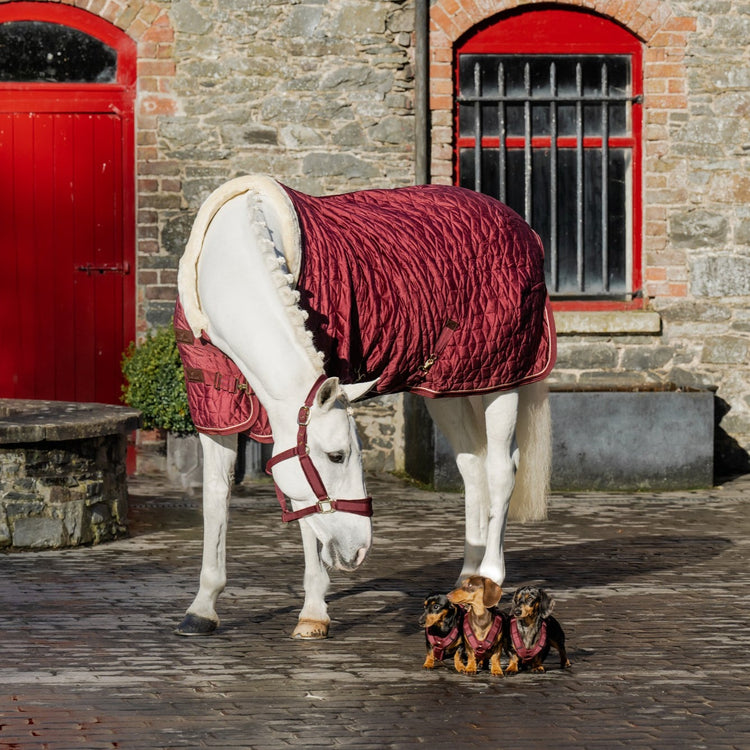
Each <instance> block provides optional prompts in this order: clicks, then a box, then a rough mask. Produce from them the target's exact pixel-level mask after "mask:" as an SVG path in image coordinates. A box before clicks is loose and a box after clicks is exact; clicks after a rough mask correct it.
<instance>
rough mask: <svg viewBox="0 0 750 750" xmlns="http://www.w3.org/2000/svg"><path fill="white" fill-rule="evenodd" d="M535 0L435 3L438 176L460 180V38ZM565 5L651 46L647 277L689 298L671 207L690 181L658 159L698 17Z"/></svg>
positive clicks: (612, 4) (666, 9)
mask: <svg viewBox="0 0 750 750" xmlns="http://www.w3.org/2000/svg"><path fill="white" fill-rule="evenodd" d="M535 4H536V3H535V2H534V0H531V1H529V0H438V1H437V2H436V3H435V4H434V5H433V6H432V8H431V25H430V51H431V61H430V108H431V110H432V164H431V169H432V179H433V181H434V182H440V183H445V184H450V183H451V182H452V179H453V92H454V83H453V44H454V42H455V41H456V40H457V39H458V38H459V37H461V36H462V35H463V34H465V33H466V32H467V31H469V30H470V29H471V28H472V27H474V26H476V25H477V24H478V23H480V22H481V21H484V20H485V19H488V18H492V17H494V16H498V15H500V14H501V13H503V12H505V11H509V10H514V9H518V8H523V7H533V5H535ZM560 6H561V7H565V6H568V7H570V6H574V7H579V8H584V9H588V10H591V11H594V12H596V13H599V14H601V15H603V16H606V17H608V18H611V19H612V20H614V21H617V22H618V23H619V24H621V25H622V26H624V27H626V28H627V29H629V30H630V31H631V32H632V33H633V34H635V35H636V36H638V37H639V38H640V39H641V40H642V41H643V42H644V43H645V45H646V48H645V51H644V86H645V97H644V137H645V142H644V185H643V197H644V201H643V204H644V206H645V208H644V235H645V236H644V242H643V249H644V253H643V255H644V269H643V270H644V279H645V289H644V291H645V294H646V296H647V297H660V296H666V297H684V296H685V295H686V294H687V259H686V257H685V251H684V250H676V249H670V248H669V247H668V238H667V216H668V211H669V208H670V206H674V205H679V204H680V203H685V201H686V198H687V195H686V191H687V188H686V187H685V180H684V175H682V173H681V171H680V170H679V169H674V170H671V171H670V170H665V169H663V168H661V167H660V165H659V161H660V159H661V157H662V156H664V154H665V153H666V151H667V150H668V148H669V144H668V126H669V122H670V118H672V117H673V116H674V115H675V114H676V113H680V112H684V111H686V109H687V77H686V68H685V65H684V61H685V52H686V47H687V43H688V35H689V34H690V32H692V31H695V28H696V20H695V19H694V18H682V17H678V16H675V15H674V14H673V12H672V9H671V7H670V3H669V2H664V0H570V2H567V3H560Z"/></svg>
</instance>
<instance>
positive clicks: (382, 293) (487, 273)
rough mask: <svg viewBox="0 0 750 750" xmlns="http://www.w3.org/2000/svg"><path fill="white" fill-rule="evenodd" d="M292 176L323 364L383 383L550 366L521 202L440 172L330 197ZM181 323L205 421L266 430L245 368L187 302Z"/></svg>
mask: <svg viewBox="0 0 750 750" xmlns="http://www.w3.org/2000/svg"><path fill="white" fill-rule="evenodd" d="M285 190H286V192H287V194H288V196H289V197H290V199H291V201H292V204H293V206H294V210H295V212H296V214H297V218H298V221H299V226H300V230H301V244H302V247H301V250H302V266H301V273H300V277H299V281H298V284H297V289H298V290H299V292H300V294H301V299H300V306H301V307H303V308H304V309H306V310H307V311H308V313H309V319H308V322H307V325H308V327H309V329H310V330H311V331H312V332H313V336H314V341H315V345H316V347H317V348H318V349H319V350H320V351H322V352H323V353H324V354H325V370H326V374H328V375H329V376H333V375H335V376H338V377H339V378H340V379H341V380H342V382H344V383H355V382H364V381H368V380H373V379H375V378H378V380H377V383H376V384H375V387H374V390H373V395H377V394H383V393H396V392H399V391H410V392H412V393H418V394H421V395H424V396H428V397H442V396H466V395H470V394H479V393H487V392H492V391H499V390H508V389H512V388H515V387H517V386H519V385H523V384H527V383H532V382H535V381H538V380H542V379H543V378H545V377H546V376H547V375H548V374H549V373H550V371H551V369H552V367H553V366H554V363H555V333H554V323H553V319H552V313H551V311H550V309H549V299H548V295H547V290H546V286H545V282H544V251H543V248H542V245H541V241H540V240H539V237H538V236H537V234H536V233H535V232H534V231H533V230H532V229H531V228H530V227H529V225H528V224H527V223H526V222H525V221H524V220H523V219H522V218H521V217H520V216H519V215H518V214H516V213H515V212H514V211H513V210H512V209H510V208H508V207H507V206H505V205H504V204H502V203H500V202H498V201H496V200H494V199H493V198H490V197H489V196H486V195H483V194H481V193H475V192H473V191H470V190H465V189H463V188H457V187H446V186H439V185H425V186H419V187H408V188H399V189H395V190H364V191H359V192H353V193H346V194H342V195H333V196H326V197H321V198H318V197H311V196H308V195H304V194H302V193H299V192H296V191H294V190H291V189H289V188H285ZM175 328H176V329H177V337H178V346H179V347H180V353H181V355H182V357H183V363H184V365H185V368H186V381H187V383H188V398H189V400H190V407H191V413H192V416H193V419H194V421H195V423H196V427H197V428H198V429H199V430H201V431H204V432H213V433H228V432H243V431H246V432H248V433H249V434H250V435H251V436H252V437H255V438H256V439H270V432H269V431H268V425H267V419H266V417H265V414H264V412H263V409H262V407H261V405H260V404H259V403H258V402H257V398H255V397H254V394H252V392H251V391H250V390H249V389H248V387H247V383H246V382H245V380H244V378H243V377H242V375H241V374H240V373H239V371H238V370H237V368H236V367H235V366H234V364H233V363H232V362H230V361H229V360H228V359H227V358H226V357H224V355H223V354H221V353H219V352H218V350H216V349H215V348H214V347H212V345H211V344H210V342H209V341H208V339H207V337H206V336H205V334H204V335H202V336H201V337H199V338H195V337H194V336H193V334H192V333H190V331H189V327H188V326H187V324H186V322H185V320H184V317H183V315H182V311H181V308H180V306H179V303H178V306H177V310H176V315H175ZM209 347H210V348H209ZM206 352H211V354H210V356H209V355H207V354H206ZM197 354H200V356H201V357H202V362H200V363H196V360H195V357H196V355H197ZM217 373H219V374H218V375H217ZM217 384H218V385H217ZM222 394H223V395H222Z"/></svg>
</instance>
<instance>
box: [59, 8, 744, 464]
mask: <svg viewBox="0 0 750 750" xmlns="http://www.w3.org/2000/svg"><path fill="white" fill-rule="evenodd" d="M63 2H69V3H72V2H73V0H63ZM535 4H536V3H535V2H534V1H533V0H431V3H430V5H431V29H430V56H431V62H430V107H431V124H432V130H431V154H432V160H431V176H432V181H434V182H441V183H450V182H451V181H452V178H453V145H452V143H453V136H452V128H453V92H454V87H453V78H452V76H453V44H454V42H455V41H456V40H457V39H458V38H459V37H460V36H461V35H462V34H464V33H466V32H467V31H469V30H470V29H471V28H473V27H474V26H475V25H476V24H480V23H483V22H484V21H485V20H486V19H488V18H491V17H493V16H496V15H498V14H500V13H502V12H504V11H509V10H514V9H518V8H521V7H533V6H534V5H535ZM75 5H76V6H78V7H83V8H87V9H89V10H90V11H91V12H93V13H96V14H97V15H101V16H102V17H104V18H106V19H107V20H109V21H111V22H112V23H114V24H116V25H117V26H119V27H120V28H122V29H124V30H126V31H127V33H128V34H130V35H131V36H132V37H133V38H134V39H135V40H136V41H137V42H138V54H139V67H138V86H139V96H138V108H137V121H136V132H137V144H136V158H137V173H138V271H137V273H138V277H137V279H138V300H137V303H138V312H137V315H138V330H139V332H140V333H143V332H145V330H146V329H147V328H148V327H151V326H156V325H161V324H165V323H167V322H168V320H169V318H170V316H171V310H172V305H173V301H174V297H175V284H176V268H177V261H178V258H179V256H180V254H181V252H182V248H183V245H184V242H185V239H186V237H187V234H188V232H189V228H190V225H191V222H192V220H193V217H194V215H195V213H196V211H197V209H198V207H199V205H200V203H201V201H202V200H203V198H205V197H206V195H207V194H208V193H209V192H210V191H211V190H212V189H213V188H215V187H216V186H218V185H219V184H220V183H222V182H224V181H225V180H227V179H229V178H231V177H234V176H236V175H238V174H242V173H246V172H266V173H269V174H272V175H274V176H276V177H277V178H278V179H280V180H281V181H283V182H286V183H287V184H289V185H290V186H292V187H295V188H299V189H301V190H303V191H306V192H309V193H313V194H323V193H327V192H338V191H344V190H350V189H356V188H362V187H370V186H376V187H394V186H399V185H406V184H410V183H412V182H413V179H414V117H413V101H414V96H413V87H414V69H413V59H414V55H413V50H414V0H364V1H363V0H326V1H325V2H324V1H321V0H300V1H294V0H291V1H288V0H284V1H282V0H254V1H253V2H252V3H248V2H244V0H174V1H173V2H169V1H168V0H107V2H104V1H103V0H75ZM566 5H573V6H578V7H580V8H581V9H586V10H590V11H592V12H597V13H600V14H602V15H605V16H607V17H609V18H612V19H613V20H615V21H616V22H617V23H619V24H621V25H622V26H624V27H625V28H628V29H630V30H631V31H632V32H633V33H634V34H636V35H637V36H638V37H639V38H640V39H641V40H642V41H643V43H644V45H645V47H644V63H645V89H646V93H645V101H644V179H643V198H644V209H643V219H644V246H643V250H644V257H643V277H644V289H643V292H644V295H645V307H644V310H643V311H639V312H632V313H629V315H630V317H631V320H630V321H627V320H625V321H623V320H622V319H620V318H618V319H617V320H616V321H615V324H614V325H611V322H612V321H611V320H609V319H602V318H598V319H597V318H595V317H594V318H592V317H591V316H589V318H588V319H586V318H585V316H584V318H581V317H580V316H579V317H578V318H575V316H572V317H571V314H569V313H565V314H563V315H561V316H560V322H561V336H560V362H559V365H558V367H557V369H556V371H555V373H554V377H555V378H556V379H558V380H563V381H564V380H573V381H580V380H586V379H596V378H600V377H602V376H606V377H608V378H612V377H619V376H622V377H627V378H629V379H630V378H633V377H640V378H642V379H644V380H652V379H656V380H665V379H669V380H674V381H676V382H678V383H685V384H690V385H707V386H712V387H715V388H717V399H718V404H719V407H720V413H719V415H718V416H719V417H720V419H721V424H720V430H719V431H718V434H719V436H720V441H719V444H718V445H717V450H718V455H717V467H718V468H719V470H720V471H730V470H747V469H749V468H750V466H748V463H747V451H748V449H750V377H748V376H749V375H750V373H749V372H748V364H747V363H748V350H749V349H750V313H749V312H748V310H750V208H748V205H750V202H749V201H748V198H749V197H750V164H749V163H748V161H749V160H750V147H749V146H748V144H750V138H749V133H748V130H749V129H750V117H748V115H749V114H750V94H749V91H750V65H748V56H749V55H750V52H749V51H748V45H747V39H748V36H749V33H748V32H750V6H749V5H748V3H747V1H746V0H568V2H567V3H566ZM623 314H624V313H623ZM644 314H646V315H655V316H657V317H656V320H657V324H656V326H654V325H652V324H649V325H646V326H644V325H643V324H642V322H641V321H640V320H638V319H636V318H635V317H634V316H638V315H644ZM566 317H567V319H566ZM650 320H651V319H650ZM400 412H401V399H400V398H394V399H390V400H387V401H378V402H375V403H374V404H373V405H371V406H369V407H365V408H364V409H363V410H361V411H360V419H361V420H362V422H363V425H364V427H363V433H364V435H365V440H366V445H367V446H368V456H369V458H368V461H372V465H374V466H376V467H378V468H381V467H383V468H399V467H400V464H401V463H402V454H401V447H402V442H403V437H402V436H403V428H402V427H401V426H400V425H401V418H400V416H399V415H400ZM392 443H393V444H395V451H394V450H391V444H392Z"/></svg>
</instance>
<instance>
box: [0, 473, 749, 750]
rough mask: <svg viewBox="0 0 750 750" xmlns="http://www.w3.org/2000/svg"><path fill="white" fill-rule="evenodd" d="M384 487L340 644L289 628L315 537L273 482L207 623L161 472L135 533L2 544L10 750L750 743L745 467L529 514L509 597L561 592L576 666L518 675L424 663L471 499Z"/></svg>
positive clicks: (514, 545) (340, 584)
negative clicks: (197, 608) (215, 615)
mask: <svg viewBox="0 0 750 750" xmlns="http://www.w3.org/2000/svg"><path fill="white" fill-rule="evenodd" d="M369 489H370V490H371V491H372V494H373V495H374V496H375V499H376V515H375V518H374V529H375V544H374V548H373V551H372V553H371V556H370V558H369V560H368V561H367V563H366V564H365V565H364V566H363V567H362V568H361V569H360V570H359V571H357V572H356V573H354V574H350V575H345V574H334V575H333V584H332V589H331V593H330V596H329V602H330V610H331V616H332V618H333V623H332V637H331V638H330V639H328V640H327V641H323V642H320V641H317V642H298V641H293V640H291V639H289V638H288V635H289V633H290V632H291V630H292V628H293V626H294V623H295V620H296V615H297V612H298V610H299V607H300V606H301V581H302V555H301V544H300V540H299V532H298V531H297V530H296V528H294V527H293V526H292V527H290V528H286V527H282V524H281V521H280V517H279V513H278V512H277V508H276V507H275V499H274V497H273V492H272V489H271V486H270V485H268V484H265V483H258V484H256V485H255V486H254V487H246V486H242V487H241V488H239V489H238V492H237V495H238V497H237V498H236V500H235V501H233V511H232V517H231V524H230V531H229V542H228V547H229V585H228V587H227V590H226V591H225V593H224V595H223V596H222V598H221V599H220V608H219V611H220V614H221V616H222V620H223V621H222V625H221V628H220V629H219V630H218V631H217V633H216V634H215V635H213V636H212V637H210V638H203V639H184V638H178V637H176V636H174V635H173V634H172V629H173V628H174V626H175V625H176V624H177V623H178V622H179V620H180V618H181V615H182V612H183V611H184V609H185V608H186V606H187V605H188V604H189V602H190V600H191V599H192V597H193V595H194V593H195V590H196V586H197V578H198V570H199V565H200V549H201V516H200V507H199V504H198V501H197V499H196V498H189V497H183V496H181V494H180V493H179V492H176V491H175V490H171V489H168V488H165V487H164V486H160V485H159V484H158V483H156V482H154V481H148V480H144V479H142V478H136V479H135V480H132V481H131V509H130V516H131V531H132V535H131V538H129V539H126V540H122V541H118V542H114V543H110V544H106V545H101V546H98V547H93V548H88V549H71V550H64V551H48V552H36V553H15V554H5V555H2V556H0V566H2V576H1V577H0V634H1V635H0V637H1V641H0V715H1V716H2V719H0V748H3V750H8V749H10V748H21V749H22V750H26V749H27V748H55V749H57V748H73V749H75V750H86V749H88V748H92V749H97V750H98V749H99V748H126V749H129V748H137V749H138V750H141V749H144V750H152V749H155V748H203V747H206V748H208V747H210V748H214V749H222V748H233V749H238V748H286V747H304V748H314V747H318V746H323V747H330V748H378V749H380V748H402V747H415V746H419V745H422V744H424V745H426V746H428V747H430V748H438V749H439V748H463V747H467V748H479V747H489V748H500V747H502V748H519V747H524V748H532V749H533V748H573V747H575V748H607V749H611V748H618V747H630V748H672V747H680V748H685V749H687V748H690V749H692V748H712V749H713V748H730V747H734V748H740V747H742V748H748V747H750V677H749V674H750V671H749V668H750V649H749V648H748V647H749V646H750V628H748V624H749V623H748V619H749V616H748V610H749V609H750V601H749V599H750V571H748V559H749V556H748V544H750V533H749V532H750V513H749V511H750V477H745V478H741V479H738V480H735V481H733V482H729V483H727V484H725V485H724V486H723V487H721V488H717V489H715V490H712V491H708V492H694V493H668V494H660V495H647V494H644V495H622V496H617V495H601V494H597V495H575V496H572V495H571V496H559V495H558V496H555V497H554V498H553V499H552V503H551V511H550V518H549V520H548V521H546V522H543V523H537V524H531V525H526V526H521V525H512V526H511V527H510V530H509V534H508V544H507V560H508V570H509V574H508V580H507V581H506V595H507V594H509V593H510V592H511V591H512V588H513V587H514V586H515V585H516V584H518V583H521V582H526V581H534V582H537V583H540V584H542V585H544V586H546V587H548V588H549V589H550V590H551V591H552V593H553V594H554V595H555V597H556V598H557V608H556V615H557V617H558V619H559V620H560V622H561V623H562V625H563V627H564V628H565V631H566V634H567V640H568V644H569V647H570V648H569V655H570V658H571V660H572V662H573V667H572V669H571V670H568V671H561V670H560V669H558V668H557V665H556V663H555V660H554V658H553V657H552V656H550V658H549V659H548V662H547V665H548V668H549V669H548V671H547V673H545V674H543V675H532V674H529V673H525V674H520V675H517V676H515V677H506V678H493V677H491V676H490V675H489V673H488V672H482V673H480V674H479V675H477V676H474V677H469V676H465V675H459V674H456V673H455V672H454V671H453V670H452V668H448V667H447V666H441V667H440V668H438V669H436V670H434V671H426V670H423V669H422V667H421V664H422V660H423V656H424V651H423V649H424V645H423V643H424V642H423V636H422V633H421V631H420V629H419V626H418V625H417V619H418V616H419V613H420V610H421V602H422V598H423V596H424V595H425V594H426V593H428V592H430V591H432V590H448V589H449V588H450V587H451V585H452V583H453V581H454V579H455V577H456V576H457V574H458V572H459V568H460V556H461V551H462V543H461V535H462V528H463V520H462V516H463V510H462V499H461V498H460V496H458V495H450V494H433V493H428V492H424V491H421V490H417V489H414V488H412V487H409V486H406V485H404V484H402V483H400V482H399V481H397V480H395V479H391V478H383V477H379V478H374V479H372V480H371V481H370V482H369ZM251 491H252V492H253V493H255V497H254V498H251V496H250V495H251ZM507 601H508V598H507V596H506V597H505V598H504V602H506V603H507Z"/></svg>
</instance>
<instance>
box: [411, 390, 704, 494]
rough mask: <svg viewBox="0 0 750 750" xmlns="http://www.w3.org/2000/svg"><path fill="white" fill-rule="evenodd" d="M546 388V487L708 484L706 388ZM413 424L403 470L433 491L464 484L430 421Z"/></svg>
mask: <svg viewBox="0 0 750 750" xmlns="http://www.w3.org/2000/svg"><path fill="white" fill-rule="evenodd" d="M552 388H553V390H551V392H550V394H549V395H550V410H551V412H552V475H551V489H552V491H554V492H569V491H573V492H586V491H592V490H595V491H613V492H624V491H629V492H633V491H642V490H687V489H697V488H704V487H711V486H712V485H713V481H714V440H715V435H714V431H715V416H714V401H715V395H714V393H713V392H712V391H710V390H699V389H694V388H680V387H678V386H676V385H675V384H673V383H643V382H639V383H630V384H627V383H626V382H624V381H622V380H619V381H616V382H613V383H610V384H609V385H607V384H606V383H604V382H599V383H597V384H589V385H581V384H577V385H576V384H569V385H561V384H554V385H553V386H552ZM419 429H420V430H421V433H420V434H419V438H420V439H419V440H418V442H419V443H420V446H419V448H420V455H419V460H418V461H416V462H415V461H412V462H411V464H410V465H407V470H409V473H410V474H412V476H414V477H415V478H417V479H419V480H420V481H423V482H425V483H428V484H431V485H432V486H434V487H435V489H438V490H461V489H462V487H463V483H462V480H461V477H460V475H459V473H458V470H457V468H456V464H455V460H454V458H453V452H452V450H451V448H450V445H449V444H448V441H447V440H446V438H445V437H444V436H443V435H442V434H441V433H440V431H439V430H438V429H437V428H436V427H434V426H432V425H430V426H429V427H428V432H425V430H424V427H423V426H420V428H419ZM415 434H416V433H415ZM408 448H409V446H407V450H408Z"/></svg>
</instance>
